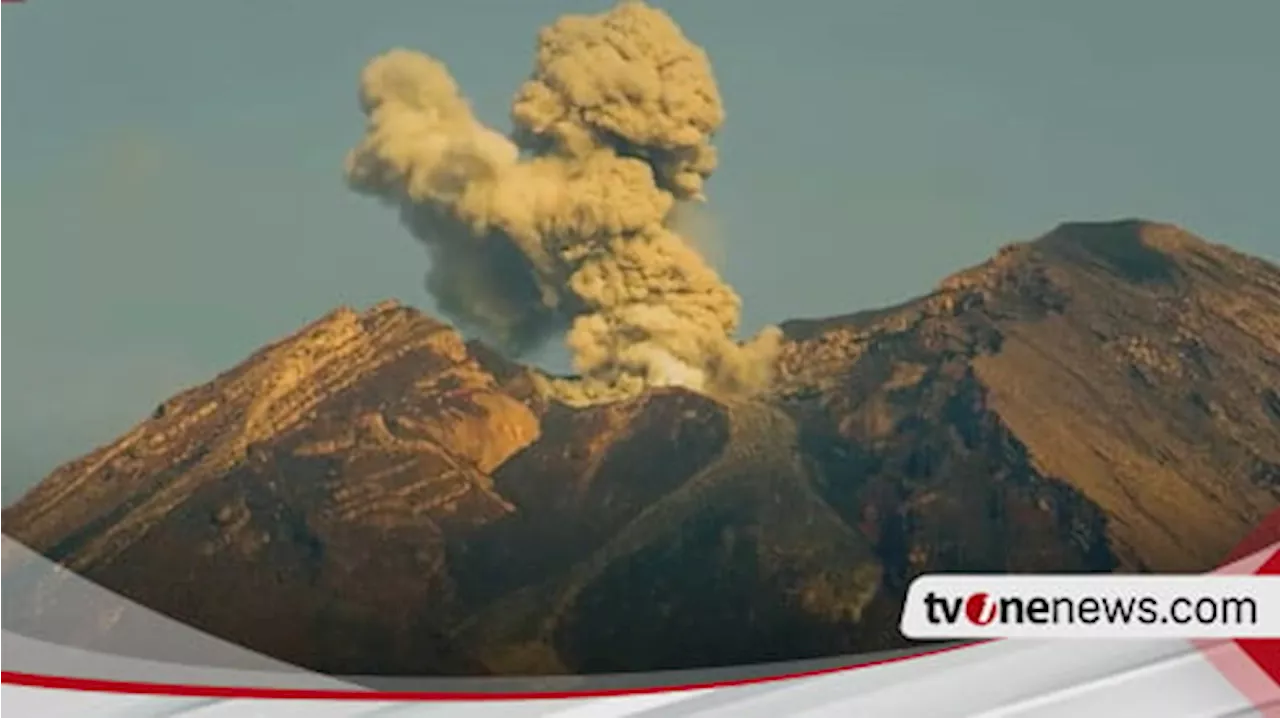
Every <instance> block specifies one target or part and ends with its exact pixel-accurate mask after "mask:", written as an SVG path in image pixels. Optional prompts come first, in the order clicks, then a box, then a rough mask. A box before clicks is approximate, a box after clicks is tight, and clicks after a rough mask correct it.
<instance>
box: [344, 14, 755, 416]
mask: <svg viewBox="0 0 1280 718" xmlns="http://www.w3.org/2000/svg"><path fill="white" fill-rule="evenodd" d="M360 99H361V105H362V108H363V110H364V113H365V115H366V116H367V125H366V131H365V135H364V137H363V138H362V139H361V141H360V143H359V144H358V145H357V146H356V147H355V149H353V150H352V151H351V153H350V154H349V155H348V157H347V164H346V174H347V179H348V182H349V183H350V185H351V186H352V187H353V188H355V189H356V190H358V191H361V192H364V193H368V194H371V195H374V196H377V197H379V198H382V199H383V200H385V201H386V202H388V203H390V204H391V205H392V206H395V207H396V208H398V210H399V212H400V216H401V218H402V219H403V221H404V223H405V224H406V226H407V227H408V228H409V229H410V230H411V231H412V232H413V234H414V235H415V236H416V237H417V238H418V239H419V240H420V241H421V242H423V244H425V245H426V247H427V248H428V250H429V254H430V258H431V268H430V271H429V274H428V277H427V287H428V290H429V291H430V292H431V293H432V294H433V295H434V296H435V298H436V299H437V301H438V303H439V306H440V308H441V309H442V310H443V311H445V312H447V313H448V314H450V315H451V316H452V317H453V318H454V319H455V320H456V321H458V323H459V324H460V325H462V326H463V327H464V328H468V329H471V330H474V331H476V332H478V333H479V334H481V335H482V336H484V337H485V338H486V339H488V340H490V341H492V342H494V343H496V344H498V345H499V346H500V347H502V348H503V349H504V350H506V351H508V352H514V353H519V352H522V351H525V350H527V349H529V348H530V347H532V346H535V345H537V344H538V343H540V342H541V341H544V340H545V339H546V338H547V337H549V336H552V335H554V334H557V333H564V335H565V342H566V344H567V345H568V347H569V349H570V351H571V353H572V356H573V361H574V368H575V370H576V371H577V372H578V373H579V374H580V376H581V379H580V380H579V381H577V382H561V383H560V384H558V386H557V388H558V389H559V390H560V392H561V393H562V394H564V395H565V397H566V400H573V401H576V402H589V401H593V400H596V399H607V398H614V397H617V396H618V395H620V394H630V393H633V392H636V391H639V390H640V389H642V388H644V387H645V386H660V385H673V384H674V385H682V386H687V387H690V388H694V389H699V390H702V391H706V392H709V393H721V394H744V393H752V392H755V391H758V390H760V389H761V388H763V387H764V386H765V385H766V384H767V383H768V381H769V378H770V370H771V368H772V364H773V358H774V355H775V353H776V350H777V346H778V343H779V339H780V334H779V332H778V331H777V330H776V329H774V328H769V329H766V330H765V331H763V332H761V333H760V334H759V335H758V336H756V337H755V338H754V339H752V340H750V341H748V342H746V343H739V342H737V341H736V340H735V339H734V337H735V334H736V332H737V330H738V324H739V319H740V315H741V301H740V299H739V297H738V295H737V294H736V293H735V292H734V291H733V289H732V288H731V287H729V286H728V285H727V284H726V283H725V282H724V281H723V280H722V279H721V278H720V277H719V275H718V274H717V273H716V271H715V270H714V269H713V268H712V267H711V265H710V264H709V263H708V262H707V261H706V260H705V259H704V258H703V256H702V255H701V254H700V253H699V252H698V251H697V249H696V245H695V244H694V243H693V242H692V241H691V240H690V239H689V238H687V237H684V236H681V235H680V234H679V233H678V232H677V231H676V229H675V228H674V227H675V226H676V224H677V223H676V221H675V220H676V219H677V218H678V216H679V212H678V209H679V208H680V207H681V206H683V205H686V204H687V203H694V202H701V201H702V200H703V199H704V195H703V185H704V183H705V181H706V180H707V178H708V177H710V175H711V173H712V171H713V170H714V169H715V166H716V152H715V148H714V147H713V146H712V145H711V138H712V136H713V135H714V133H715V132H716V130H717V129H718V128H719V127H720V125H721V123H722V122H723V121H724V109H723V106H722V104H721V100H720V95H719V91H718V90H717V88H716V84H715V80H714V77H713V75H712V71H711V66H710V63H709V61H708V59H707V56H706V54H705V52H703V50H702V49H701V48H699V47H697V46H696V45H694V44H692V43H691V42H690V41H689V40H688V39H687V38H685V36H684V34H683V33H682V31H681V30H680V28H679V27H678V26H677V25H676V24H675V23H674V22H673V21H672V19H671V18H670V17H669V16H668V15H667V14H666V13H664V12H662V11H660V10H656V9H653V8H650V7H648V6H646V5H643V4H641V3H637V2H627V3H624V4H621V5H619V6H617V7H615V8H613V9H612V10H610V11H608V12H605V13H603V14H599V15H591V16H586V15H570V16H565V17H562V18H560V19H559V20H558V21H556V22H555V23H554V24H552V25H551V26H549V27H547V28H545V29H543V30H542V32H541V33H540V34H539V37H538V43H537V51H536V55H535V65H534V70H533V73H532V74H531V76H530V77H529V79H528V80H527V81H526V82H525V83H524V84H523V85H522V86H521V87H520V89H519V90H518V92H517V93H516V96H515V99H514V102H513V105H512V109H511V118H512V123H513V128H514V129H513V130H512V132H511V133H510V135H506V134H503V133H501V132H498V131H495V130H493V129H491V128H489V127H487V126H485V125H484V124H483V123H481V122H480V121H479V120H478V119H477V118H476V117H475V116H474V114H473V113H472V111H471V107H470V105H469V103H468V102H467V101H466V99H465V98H464V97H463V96H462V94H461V93H460V91H459V88H458V86H457V84H456V83H455V82H454V79H453V77H452V76H451V75H450V73H449V71H448V69H447V68H446V67H445V66H444V64H442V63H441V62H439V61H438V60H436V59H434V58H432V57H429V56H427V55H423V54H421V53H417V52H413V51H408V50H394V51H391V52H388V53H386V54H384V55H382V56H380V57H377V58H375V59H374V60H372V61H371V62H370V63H369V64H368V65H367V66H366V67H365V69H364V71H363V73H362V75H361V78H360Z"/></svg>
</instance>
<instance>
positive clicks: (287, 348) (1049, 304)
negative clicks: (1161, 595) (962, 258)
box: [4, 221, 1280, 674]
mask: <svg viewBox="0 0 1280 718" xmlns="http://www.w3.org/2000/svg"><path fill="white" fill-rule="evenodd" d="M784 330H785V333H786V336H787V342H786V344H785V347H784V350H783V354H782V356H781V358H780V377H779V379H778V381H777V382H776V392H775V394H774V395H772V396H769V397H765V398H762V399H760V400H753V401H749V402H748V401H725V400H719V399H713V398H711V397H707V396H703V395H700V394H697V393H693V392H690V391H686V390H681V389H663V390H654V391H651V392H649V393H647V394H645V395H643V396H640V397H637V398H635V399H633V400H628V401H623V402H617V403H612V404H606V405H599V406H593V407H585V408H573V407H570V406H567V405H565V404H562V403H560V402H558V401H556V400H555V398H554V396H553V394H552V393H551V392H550V391H549V389H548V387H549V384H548V382H547V381H546V377H544V376H542V375H541V374H540V373H538V372H537V371H535V370H532V369H529V368H526V367H523V366H520V365H517V364H514V363H512V362H509V361H507V360H505V359H503V358H502V357H500V356H497V355H496V354H494V353H493V352H491V351H489V350H488V349H486V348H485V347H484V346H482V345H479V344H475V343H468V342H465V341H464V340H463V339H462V337H460V336H459V335H458V334H457V333H456V332H454V331H453V330H452V329H450V328H449V327H448V326H446V325H445V324H443V323H441V322H438V321H436V320H434V319H432V318H430V317H428V316H425V315H423V314H421V313H419V312H417V311H415V310H412V309H409V308H405V307H401V306H397V305H395V304H390V303H388V304H383V305H380V306H377V307H374V308H373V309H371V310H369V311H367V312H364V313H357V312H354V311H351V310H347V309H342V310H339V311H336V312H334V313H332V314H330V315H328V316H326V317H324V318H323V319H321V320H319V321H317V322H315V323H313V324H312V325H310V326H308V327H305V328H304V329H302V330H301V331H299V332H298V333H296V334H294V335H293V336H291V337H288V338H286V339H284V340H282V341H280V342H278V343H276V344H274V345H271V346H268V347H266V348H264V349H262V350H261V351H259V352H258V353H257V354H255V355H253V356H252V357H250V358H249V359H247V360H246V361H245V362H244V363H242V364H241V365H240V366H238V367H236V368H234V369H232V370H231V371H229V372H227V373H225V374H223V375H221V376H219V377H217V378H216V379H214V380H213V381H211V382H210V383H208V384H206V385H204V386H200V387H196V388H194V389H191V390H189V391H186V392H184V393H182V394H179V395H178V396H176V397H174V398H173V399H171V400H169V401H167V402H165V403H164V404H163V405H161V406H160V407H158V408H157V409H156V411H155V414H154V415H153V416H152V417H151V418H150V419H148V420H146V421H144V422H142V423H141V424H139V425H138V426H137V427H136V428H134V429H133V430H132V431H130V432H129V433H128V434H126V435H125V436H123V437H121V438H120V439H119V440H117V441H116V442H114V443H112V444H110V445H109V446H105V447H102V448H100V449H98V450H96V451H94V452H93V453H91V454H89V455H87V456H85V457H84V458H82V459H79V460H77V461H74V462H71V463H70V464H67V465H66V466H64V467H62V468H60V469H58V470H57V471H55V472H54V473H53V474H52V475H51V476H49V477H48V478H47V479H46V480H45V481H44V482H43V483H41V484H40V485H39V486H38V487H37V488H35V489H34V490H33V491H32V492H31V493H30V494H29V495H27V496H26V497H25V498H24V499H23V500H22V501H20V502H19V503H18V504H17V505H15V506H14V507H13V508H11V509H9V510H7V511H5V514H4V525H5V530H6V532H7V533H8V535H10V536H12V537H14V538H16V539H18V540H20V541H22V542H24V543H26V544H27V545H29V546H31V547H33V548H35V549H36V550H38V551H40V552H41V553H43V554H45V555H46V556H49V557H51V558H53V559H55V560H56V561H59V562H62V563H64V564H65V565H67V566H69V567H70V568H72V569H74V570H75V571H77V572H79V573H81V574H82V575H85V576H87V577H89V578H91V579H92V580H95V581H97V582H99V583H101V584H102V585H105V586H107V587H109V588H112V589H114V590H116V591H119V592H120V593H122V594H124V595H126V596H129V597H132V598H135V599H136V600H138V601H140V602H142V603H143V604H145V605H148V606H151V607H154V608H156V609H158V610H161V611H163V612H165V613H167V614H169V615H172V616H174V617H177V618H180V619H182V620H184V621H186V622H188V623H190V624H193V625H195V626H197V627H200V628H203V629H205V630H207V631H209V632H211V633H213V634H215V635H218V636H223V637H227V638H230V639H232V640H234V641H237V642H239V643H242V644H244V645H247V646H249V647H252V648H255V649H257V650H260V651H263V652H266V653H268V654H271V655H273V656H276V657H279V658H282V659H285V660H288V661H291V662H294V663H297V664H300V665H305V666H308V667H312V668H317V669H323V670H328V671H334V672H340V673H359V674H373V673H382V674H391V673H395V674H407V673H414V674H422V673H443V674H458V673H547V672H597V671H616V670H639V669H660V668H673V667H692V666H702V665H711V664H724V663H745V662H752V661H765V660H781V659H788V658H801V657H808V656H814V655H820V654H830V653H837V652H852V651H862V650H874V649H879V648H886V647H891V646H897V645H901V644H902V643H903V639H902V638H901V637H900V636H899V635H898V634H897V629H896V623H897V613H898V611H899V608H900V603H901V599H902V596H903V592H904V590H905V587H906V584H907V583H908V582H909V581H910V580H911V578H913V577H914V576H916V575H918V574H920V573H922V572H928V571H945V570H966V571H1015V572H1016V571H1046V570H1051V571H1111V570H1122V571H1142V570H1159V571H1197V570H1203V569H1206V568H1208V567H1210V566H1212V565H1214V564H1215V563H1216V562H1217V561H1218V560H1219V559H1221V558H1222V556H1223V555H1224V554H1225V553H1226V552H1227V551H1229V550H1230V549H1231V547H1232V546H1233V545H1234V544H1235V543H1236V542H1237V541H1239V540H1240V539H1241V538H1242V537H1244V536H1245V535H1246V534H1247V533H1248V532H1249V530H1250V529H1251V528H1252V527H1253V526H1255V525H1256V524H1257V523H1258V522H1259V521H1260V520H1261V518H1262V517H1263V516H1264V515H1265V514H1267V513H1268V512H1270V511H1271V510H1273V509H1275V508H1276V507H1277V505H1280V269H1277V268H1276V267H1275V266H1272V265H1270V264H1268V263H1266V262H1264V261H1262V260H1258V259H1253V258H1250V257H1246V256H1243V255H1240V254H1238V253H1235V252H1233V251H1231V250H1229V249H1226V248H1224V247H1220V246H1216V245H1211V244H1209V243H1207V242H1205V241H1203V240H1200V239H1198V238H1196V237H1194V236H1192V235H1190V234H1188V233H1186V232H1184V231H1182V230H1179V229H1177V228H1175V227H1172V226H1167V225H1160V224H1153V223H1147V222H1139V221H1126V222H1116V223H1103V224H1070V225H1063V226H1060V227H1058V228H1057V229H1055V230H1054V231H1053V232H1051V233H1050V234H1048V235H1046V236H1045V237H1043V238H1041V239H1039V240H1037V241H1035V242H1031V243H1026V244H1019V245H1013V246H1010V247H1008V248H1006V249H1005V250H1003V251H1001V253H1000V254H999V255H998V256H997V257H995V258H993V259H992V260H990V261H989V262H987V263H985V264H983V265H980V266H978V267H975V268H973V269H970V270H968V271H965V272H961V273H959V274H957V275H954V276H952V277H951V278H949V279H947V280H946V281H945V282H944V283H943V284H942V285H941V286H940V287H939V288H938V289H937V290H936V291H935V292H933V293H932V294H929V295H928V296H926V297H923V298H921V299H918V300H915V301H912V302H908V303H906V304H903V305H901V306H898V307H894V308H891V309H886V310H882V311H876V312H867V313H862V314H855V315H850V316H845V317H836V318H831V319H824V320H816V321H795V322H790V323H788V324H787V325H785V326H784ZM34 608H35V605H34V604H31V605H28V606H27V609H29V610H34ZM8 612H9V606H8V605H7V606H6V614H8ZM6 620H8V619H7V618H6Z"/></svg>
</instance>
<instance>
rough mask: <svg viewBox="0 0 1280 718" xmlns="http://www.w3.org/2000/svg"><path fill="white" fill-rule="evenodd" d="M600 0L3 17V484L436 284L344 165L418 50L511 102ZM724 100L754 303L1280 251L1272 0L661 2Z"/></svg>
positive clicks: (879, 298) (111, 7) (729, 215)
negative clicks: (985, 262) (1033, 254)
mask: <svg viewBox="0 0 1280 718" xmlns="http://www.w3.org/2000/svg"><path fill="white" fill-rule="evenodd" d="M608 4H609V3H607V2H605V1H603V0H596V1H595V2H590V1H588V0H582V1H581V2H569V1H568V0H559V1H547V0H543V1H540V2H518V1H517V0H453V1H451V2H445V1H444V0H394V1H393V0H379V1H378V2H349V1H348V2H335V1H333V0H325V1H321V0H270V1H269V2H262V1H250V0H219V1H218V2H204V3H193V2H173V0H149V1H145V2H144V1H142V0H109V1H108V0H93V1H91V0H79V1H78V2H69V1H67V0H28V2H27V3H26V4H24V5H19V6H13V5H5V7H4V8H3V10H2V11H0V22H2V23H3V24H2V26H0V27H2V28H3V99H4V100H7V104H5V105H4V106H3V134H4V137H7V138H8V140H9V154H8V155H4V158H5V159H4V166H3V170H4V171H3V216H5V217H7V218H8V220H9V221H8V228H9V233H8V234H7V235H5V236H7V237H8V238H9V242H8V247H9V259H11V260H13V261H11V262H10V263H9V264H8V265H5V266H7V267H8V268H7V269H5V270H4V280H5V283H4V290H3V292H4V293H3V298H4V299H6V300H9V301H8V303H7V304H6V305H5V309H4V315H3V318H4V320H5V321H4V329H3V339H4V340H6V341H7V346H8V347H9V363H8V367H9V392H8V393H7V394H5V395H4V398H3V410H4V413H5V414H6V415H7V416H8V417H9V422H8V423H7V424H6V425H5V426H6V431H5V432H4V436H3V441H4V445H3V449H4V453H3V486H4V495H5V499H6V502H7V501H8V500H10V499H11V498H12V497H13V495H14V493H15V492H16V491H17V490H19V489H21V488H24V487H26V486H29V485H30V484H31V483H32V482H33V481H34V480H36V479H38V478H40V477H41V476H43V475H44V474H46V473H47V472H48V471H49V470H51V469H52V468H54V467H55V466H56V465H57V464H58V463H61V462H62V461H64V460H66V459H69V458H72V457H74V456H76V455H79V454H81V453H84V452H85V451H87V450H89V449H91V448H93V447H94V446H95V445H97V444H100V443H102V442H105V441H108V440H110V439H112V438H114V437H115V436H116V435H118V434H120V433H122V432H123V431H125V430H126V429H127V428H128V427H129V426H130V425H132V424H133V423H135V422H136V421H138V420H139V419H141V418H142V417H144V416H145V415H146V414H147V413H148V412H149V411H150V410H151V408H153V407H154V406H155V404H157V403H158V402H159V401H160V400H161V399H163V398H165V397H167V396H169V395H170V394H172V393H174V392H175V391H176V390H178V389H180V388H182V387H184V386H187V385H190V384H194V383H199V382H202V381H204V380H206V379H208V378H211V377H212V375H213V374H215V373H216V372H218V371H221V370H223V369H226V368H229V367H230V366H232V365H233V364H234V363H236V362H237V361H239V360H240V359H242V358H243V357H244V356H246V355H247V354H248V353H250V352H251V351H252V350H254V349H255V348H257V347H258V346H259V345H261V344H263V343H265V342H266V341H268V340H270V339H273V338H276V337H278V336H280V335H282V334H285V333H287V332H290V331H292V330H293V329H296V328H297V327H299V326H300V325H301V324H303V323H304V322H307V321H309V320H311V319H314V318H316V317H318V316H320V315H322V314H324V313H325V312H327V311H328V310H330V309H332V308H333V307H335V306H336V305H339V304H343V303H347V304H355V305H367V304H371V303H373V302H376V301H378V300H380V299H383V298H387V297H396V298H399V299H401V300H403V301H405V302H409V303H413V304H418V305H420V306H424V307H427V308H429V304H428V302H427V297H426V293H425V291H424V290H423V288H422V276H423V272H424V269H425V259H424V256H423V252H422V250H421V249H420V248H419V246H418V245H417V244H416V243H415V242H414V241H413V240H412V239H410V237H409V236H408V234H407V233H406V232H405V231H403V230H402V229H401V228H400V227H399V226H398V225H397V223H396V219H395V217H394V216H393V214H392V213H391V212H390V211H388V210H386V209H385V208H383V207H380V206H378V205H377V204H376V203H375V202H373V201H372V200H369V199H366V198H362V197H358V196H355V195H353V194H351V193H350V192H348V191H347V190H346V189H345V188H344V186H343V183H342V178H341V167H342V158H343V155H344V154H345V152H346V151H347V149H348V148H349V147H350V146H351V145H352V144H353V143H354V142H355V141H356V140H357V138H358V137H359V135H360V132H361V127H362V116H361V114H360V112H359V109H358V107H357V105H356V78H357V74H358V72H359V70H360V68H361V66H362V65H363V64H364V62H365V61H366V60H368V59H369V58H370V57H371V56H373V55H374V54H376V53H378V52H381V51H384V50H387V49H390V48H392V47H396V46H404V47H410V48H414V49H419V50H422V51H425V52H429V53H431V54H434V55H436V56H438V57H440V58H441V59H443V60H445V61H446V62H447V63H448V64H449V65H450V67H451V68H452V70H453V72H454V74H455V76H456V77H457V79H458V81H459V83H460V84H461V85H462V87H463V88H464V90H465V92H466V93H467V94H469V95H470V96H471V98H472V99H473V100H474V103H475V106H476V109H477V112H478V114H479V115H480V116H481V117H482V118H484V119H485V120H487V121H489V122H490V123H492V124H496V125H499V126H503V127H505V126H506V122H507V120H506V117H507V106H508V102H509V100H510V97H511V94H512V93H513V92H514V90H515V88H516V87H517V85H518V84H519V83H520V81H521V80H522V79H523V78H524V76H525V74H526V72H527V71H528V69H529V67H530V63H531V56H532V50H533V43H534V40H535V35H536V32H537V30H538V28H539V27H541V26H542V25H544V24H546V23H547V22H548V21H551V20H553V19H554V18H555V17H556V16H557V15H560V14H562V13H564V12H570V11H592V10H599V9H603V8H604V7H606V6H607V5H608ZM662 5H663V6H664V7H667V8H668V9H670V10H671V12H672V14H673V15H674V16H675V18H676V20H677V21H678V22H680V23H681V24H682V25H683V26H684V28H685V31H686V33H687V34H688V35H689V36H690V37H691V38H692V39H693V40H694V41H696V42H698V43H700V44H702V45H703V46H704V47H705V48H706V49H707V51H708V52H709V53H710V55H711V59H712V62H713V64H714V67H715V71H716V75H717V77H718V79H719V81H720V87H721V92H722V94H723V96H724V101H725V105H726V108H727V111H728V120H727V122H726V125H725V129H724V131H723V133H722V134H721V136H720V139H719V142H718V144H719V146H720V148H721V152H722V158H723V159H722V164H721V169H720V171H719V173H718V174H717V175H716V176H715V177H713V178H712V180H711V183H710V187H709V190H710V192H709V193H710V195H711V200H712V207H713V208H714V212H715V217H716V220H717V225H718V231H717V234H718V236H719V237H720V240H721V244H722V246H723V249H724V251H723V258H722V259H721V260H720V261H719V264H720V266H721V268H722V269H723V272H724V274H725V275H726V276H727V277H728V279H729V280H730V281H731V282H732V283H733V284H734V285H735V286H736V287H737V288H738V290H739V291H740V293H741V294H742V295H743V297H744V300H745V304H746V309H745V316H746V323H747V327H746V328H747V329H750V330H754V329H755V328H757V327H759V326H760V325H761V324H764V323H767V322H771V321H778V320H782V319H785V318H788V317H795V316H814V315H824V314H834V313H843V312H848V311H852V310H854V309H858V308H867V307H870V306H874V305H879V304H884V303H887V302H891V301H896V300H900V299H903V298H906V297H908V296H910V295H914V294H918V293H921V292H924V291H927V290H928V289H930V288H931V287H932V286H933V285H934V284H935V283H936V282H937V280H939V279H940V278H941V277H942V276H944V275H946V274H948V273H950V272H952V271H954V270H957V269H959V268H960V267H962V266H964V265H968V264H973V263H976V262H978V261H981V260H982V259H984V258H985V257H987V256H988V255H989V254H991V253H992V252H993V251H994V250H995V249H996V248H997V247H999V246H1000V245H1001V244H1004V243H1006V242H1009V241H1012V240H1017V239H1029V238H1031V237H1033V236H1035V235H1037V234H1040V233H1042V232H1044V231H1046V230H1048V229H1049V228H1051V227H1052V226H1053V225H1054V224H1056V223H1057V222H1060V221H1063V220H1068V219H1080V220H1083V219H1108V218H1119V217H1130V216H1142V217H1148V218H1153V219H1160V220H1165V221H1173V222H1177V223H1179V224H1182V225H1184V226H1186V227H1188V228H1189V229H1192V230H1193V231H1196V232H1198V233H1200V234H1202V235H1204V236H1207V237H1209V238H1211V239H1213V240H1215V241H1219V242H1223V243H1226V244H1231V245H1233V246H1235V247H1237V248H1240V249H1243V250H1246V251H1249V252H1252V253H1255V254H1261V255H1263V256H1266V257H1268V258H1271V259H1273V260H1275V259H1278V258H1280V227H1277V222H1276V213H1275V212H1276V210H1275V205H1276V203H1277V200H1278V199H1280V176H1278V174H1277V173H1278V172H1280V139H1278V138H1277V134H1276V133H1277V130H1278V129H1280V93H1278V92H1277V91H1276V81H1277V80H1276V78H1277V77H1278V76H1280V49H1278V47H1277V43H1276V42H1275V36H1274V32H1275V28H1277V27H1280V2H1277V1H1276V0H1232V2H1218V3H1213V2H1205V1H1204V0H1126V1H1125V2H1114V1H1113V0H1087V1H1086V0H1073V1H1072V2H1049V1H1047V0H1004V1H1001V2H996V1H994V0H993V1H990V2H969V3H955V2H943V1H941V0H940V1H938V2H918V3H903V2H900V1H899V0H876V1H874V2H863V1H858V2H837V1H836V0H829V1H826V2H818V1H816V0H814V1H806V0H791V1H790V2H780V1H777V0H771V1H769V2H765V1H764V0H760V1H758V2H751V1H748V0H732V1H731V0H684V1H683V2H670V3H662Z"/></svg>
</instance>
